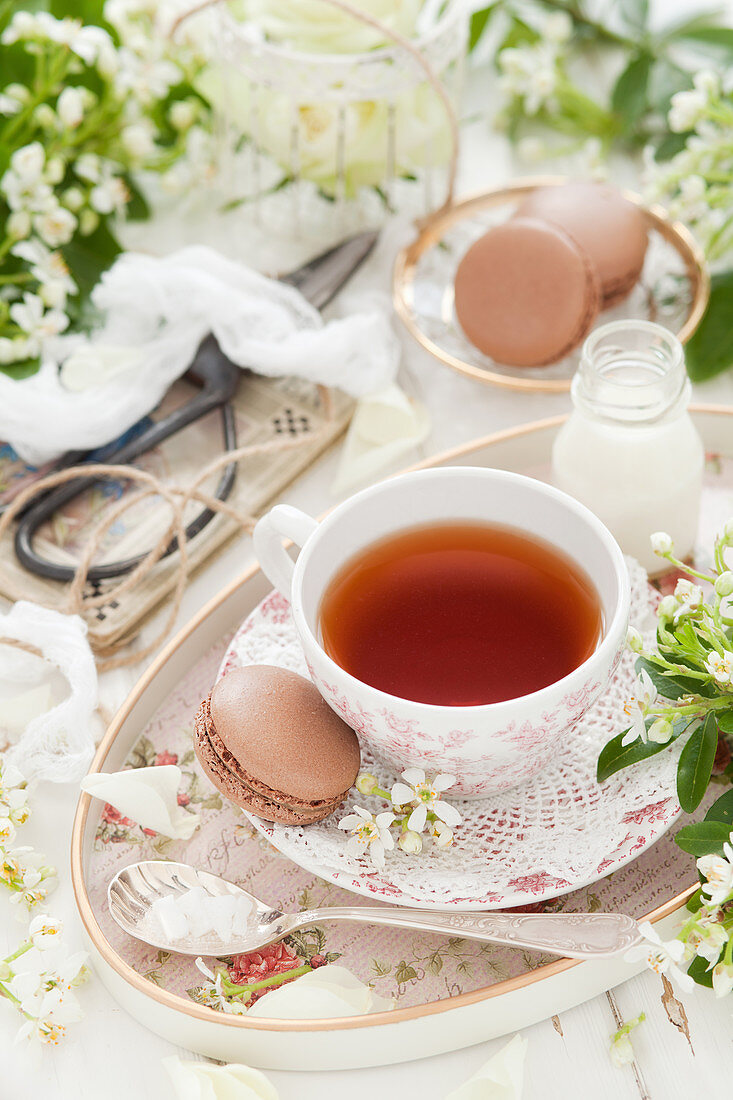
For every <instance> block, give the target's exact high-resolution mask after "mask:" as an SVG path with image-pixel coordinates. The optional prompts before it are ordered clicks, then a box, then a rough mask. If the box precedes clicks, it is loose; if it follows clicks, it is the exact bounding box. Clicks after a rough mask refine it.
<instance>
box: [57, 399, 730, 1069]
mask: <svg viewBox="0 0 733 1100" xmlns="http://www.w3.org/2000/svg"><path fill="white" fill-rule="evenodd" d="M694 416H695V422H696V424H697V427H698V428H699V430H700V431H701V433H702V436H703V440H704V441H705V445H706V450H707V451H708V452H709V457H708V463H707V471H706V483H705V491H704V496H703V514H702V523H701V542H700V545H701V546H702V545H703V543H704V541H705V540H707V539H709V536H710V533H711V532H712V531H714V530H716V529H717V528H718V527H719V526H720V525H721V523H722V522H723V521H724V520H725V519H726V518H728V516H729V515H730V514H731V512H733V433H732V432H731V425H733V409H722V408H715V407H699V408H698V409H697V410H696V411H695V413H694ZM563 419H564V418H562V417H558V418H553V419H551V420H545V421H540V422H538V423H535V424H530V425H525V426H523V427H520V428H515V429H512V430H510V431H505V432H500V433H497V434H496V435H492V436H489V437H487V438H485V439H482V440H478V441H475V442H473V443H471V444H467V445H466V446H464V447H460V448H457V449H456V450H453V451H450V452H447V453H445V454H442V455H438V456H436V457H435V458H434V459H432V460H431V462H430V463H427V465H430V464H432V465H451V464H461V465H463V464H465V463H467V462H468V463H475V464H477V465H487V466H488V465H491V466H494V467H497V468H503V469H510V470H517V471H518V472H522V473H527V474H530V475H532V476H542V475H543V472H545V471H546V470H547V468H548V465H549V457H550V452H551V447H552V443H553V440H554V438H555V436H556V434H557V431H558V430H559V428H560V426H561V424H562V423H563ZM269 590H270V585H269V584H268V582H267V580H266V578H265V577H264V576H263V575H262V573H261V572H260V571H259V569H258V568H257V567H256V566H255V565H252V566H251V567H250V568H248V569H247V570H246V571H245V572H244V573H243V574H242V575H241V576H240V577H239V578H237V579H235V580H234V581H233V582H232V583H231V584H229V585H228V586H227V587H226V588H225V589H224V590H223V591H222V592H221V593H220V594H219V595H218V596H217V597H216V598H215V599H213V600H212V601H211V602H210V603H209V604H207V605H206V606H205V607H204V608H202V610H201V611H200V612H199V613H198V614H197V615H196V616H195V617H194V618H193V619H192V620H191V622H189V623H188V624H187V625H186V626H185V627H184V628H183V629H182V630H181V631H180V632H179V633H178V634H177V635H176V637H174V638H173V639H172V640H171V642H170V643H169V644H168V645H167V646H166V648H165V649H164V650H163V651H162V653H161V654H160V655H159V656H158V657H157V658H156V659H155V661H154V662H153V663H152V664H151V666H150V667H149V668H148V669H147V670H146V672H145V673H144V675H143V676H142V678H141V679H140V681H139V682H138V684H137V685H136V686H135V688H134V689H133V691H132V692H131V693H130V695H129V696H128V698H127V700H126V701H125V703H124V704H123V706H122V708H121V709H120V711H119V712H118V714H117V715H116V716H115V718H114V720H113V722H112V723H111V725H110V727H109V728H108V730H107V732H106V734H105V736H104V738H103V740H102V742H101V744H100V746H99V748H98V750H97V753H96V755H95V758H94V760H93V762H92V766H91V769H90V770H91V771H115V770H117V769H118V768H121V767H123V766H126V767H141V766H144V765H146V764H156V763H158V764H165V763H169V762H172V759H173V758H175V760H176V762H177V763H178V764H179V766H180V767H181V769H182V772H183V781H182V787H181V790H180V792H179V794H180V800H181V802H182V803H183V804H184V805H189V806H193V807H195V808H196V810H197V811H199V812H200V813H201V814H202V818H203V822H202V825H201V827H200V828H199V830H197V832H196V833H195V834H194V836H193V837H192V838H191V840H190V841H187V842H183V841H176V842H172V841H166V840H164V839H163V838H162V837H157V836H154V835H149V834H147V833H145V832H143V830H142V829H141V828H140V827H139V826H137V825H136V824H135V823H134V822H132V821H129V820H126V819H122V817H121V815H119V814H117V813H116V812H115V811H114V810H113V809H112V808H111V807H107V806H103V805H101V804H100V803H99V802H97V801H94V800H92V799H91V798H90V797H89V795H86V794H82V795H81V797H80V800H79V804H78V807H77V812H76V816H75V820H74V827H73V834H72V841H71V873H72V884H73V889H74V893H75V898H76V903H77V907H78V909H79V913H80V916H81V919H82V924H83V928H84V932H85V935H86V939H87V944H88V947H89V951H90V953H91V957H92V961H93V963H94V966H95V970H96V972H97V974H98V976H99V977H100V979H101V981H102V982H103V983H104V984H105V985H106V987H107V988H108V990H109V991H110V993H111V994H112V996H113V997H114V998H115V999H116V1001H117V1002H118V1003H119V1004H120V1005H121V1006H122V1007H123V1008H125V1009H126V1010H127V1011H128V1012H130V1013H131V1015H133V1016H134V1017H135V1018H136V1019H137V1020H139V1021H140V1022H141V1023H142V1024H143V1025H144V1026H146V1027H148V1028H149V1029H151V1030H152V1031H154V1032H156V1033H157V1034H159V1035H161V1036H163V1037H165V1038H166V1039H168V1040H169V1041H171V1042H173V1043H176V1044H177V1045H179V1046H185V1047H188V1048H189V1049H191V1050H195V1051H198V1052H200V1053H202V1054H206V1055H208V1056H210V1057H213V1058H217V1059H220V1060H223V1061H231V1062H241V1061H244V1062H248V1063H249V1064H250V1065H254V1066H259V1067H261V1068H263V1069H268V1068H269V1069H290V1070H297V1069H311V1070H314V1069H345V1068H359V1067H364V1066H370V1065H385V1064H389V1063H393V1062H400V1061H409V1060H410V1059H413V1058H421V1057H426V1056H429V1055H432V1054H437V1053H441V1052H444V1051H449V1050H457V1049H460V1048H462V1047H466V1046H470V1045H472V1044H474V1043H478V1042H482V1041H484V1040H486V1039H489V1038H493V1037H496V1036H500V1035H504V1034H506V1033H507V1032H508V1031H511V1032H514V1031H516V1030H517V1029H518V1028H522V1027H527V1026H530V1025H531V1024H533V1023H536V1022H537V1021H539V1020H542V1019H546V1018H549V1017H550V1016H552V1015H554V1014H556V1013H559V1012H563V1011H565V1010H566V1009H568V1008H570V1007H572V1006H574V1005H577V1004H579V1003H581V1002H582V1001H584V1000H587V999H590V998H593V997H595V996H597V995H598V994H599V993H601V992H603V991H605V990H607V989H610V988H612V987H613V986H614V985H617V984H619V983H620V982H623V981H626V980H627V979H628V978H630V977H632V976H633V975H634V974H635V973H638V972H639V971H640V970H641V969H642V964H641V963H639V964H630V963H627V962H625V961H624V960H623V959H620V958H613V959H607V960H594V961H584V962H578V961H573V960H570V959H554V958H551V957H550V956H546V955H545V956H543V955H540V954H531V953H528V952H522V951H512V950H510V949H505V948H497V947H493V946H489V945H480V944H466V943H464V942H461V941H456V940H455V939H453V940H447V939H443V938H441V937H438V936H432V935H427V934H425V935H422V934H417V935H416V934H414V933H407V932H404V931H402V930H394V929H392V930H390V929H380V930H376V929H375V930H371V929H368V930H367V929H365V927H364V926H358V927H357V926H354V927H351V926H349V925H346V924H344V925H337V924H334V925H332V926H329V925H328V924H327V923H325V922H324V923H323V924H322V925H320V926H319V927H317V928H314V929H313V930H307V933H306V935H304V936H302V937H299V938H298V939H297V940H296V939H293V940H290V941H288V943H286V945H285V950H286V951H287V952H289V953H290V954H291V955H292V956H293V957H296V956H297V957H298V958H300V959H301V960H306V959H307V960H308V961H309V962H313V961H317V962H318V963H319V964H320V963H322V962H323V960H324V959H325V961H326V962H328V961H329V960H333V959H334V957H338V958H339V961H340V962H341V963H342V964H343V965H346V966H347V967H349V969H350V970H352V972H353V973H355V974H356V975H357V977H359V978H361V979H362V980H363V981H368V982H370V983H372V984H373V985H374V987H375V989H376V990H377V992H379V993H382V994H384V995H393V996H394V997H395V1002H396V1004H395V1008H394V1010H393V1011H391V1012H383V1013H376V1014H374V1015H369V1016H359V1017H352V1018H348V1017H346V1018H339V1019H323V1020H272V1019H267V1018H266V1017H262V1018H258V1019H248V1018H247V1016H246V1014H245V1015H232V1014H228V1013H225V1012H223V1011H217V1010H215V1008H213V1007H211V1005H210V1004H208V1003H206V999H205V996H203V995H202V994H201V987H202V982H203V979H202V975H201V974H200V973H199V971H198V970H196V968H195V965H194V963H193V960H192V959H189V958H186V957H184V956H179V955H174V954H172V955H166V954H165V953H163V954H159V953H158V952H157V951H156V950H155V949H152V948H150V949H148V948H146V947H145V945H143V944H141V943H140V942H139V941H137V940H133V939H131V938H130V937H128V936H126V935H125V934H124V933H123V932H122V930H121V929H120V928H119V927H118V926H117V925H116V924H115V923H114V921H113V920H112V918H111V917H110V915H109V912H108V910H107V906H106V889H107V884H108V882H109V879H110V878H111V877H112V875H113V874H114V873H115V872H116V871H117V870H118V869H119V868H120V867H121V866H124V865H126V864H128V863H130V862H133V861H135V860H139V859H145V858H151V857H153V858H154V857H158V858H171V859H181V860H184V861H186V862H188V863H190V864H192V865H196V866H199V867H202V868H204V869H208V870H212V871H214V872H216V873H219V874H223V875H225V876H226V877H229V878H231V879H233V880H235V881H238V882H240V883H241V884H242V885H243V886H245V888H249V889H251V890H252V891H253V892H254V893H256V894H259V895H260V896H261V897H262V898H263V899H264V900H265V901H267V902H269V903H271V904H275V905H279V906H282V907H283V908H285V909H287V908H310V907H312V906H320V905H329V904H331V905H338V904H355V903H356V904H359V902H358V901H356V902H355V899H354V897H353V895H352V894H346V893H345V892H343V891H342V890H341V889H340V888H338V887H336V886H334V885H333V884H332V883H328V882H324V881H323V880H322V879H320V878H318V877H317V876H316V875H315V874H313V873H311V872H308V871H305V870H303V869H302V868H300V867H298V866H297V865H296V864H294V863H292V861H290V860H288V859H286V858H285V857H284V856H282V855H281V854H280V853H278V852H277V851H276V849H274V848H273V847H272V846H271V845H270V844H268V842H267V841H266V840H265V839H264V838H263V837H261V836H260V834H259V833H258V832H257V830H255V829H254V828H252V827H251V825H250V824H249V822H248V821H247V820H246V819H245V818H243V817H242V815H241V814H239V813H238V812H237V811H235V810H234V808H233V807H231V806H227V805H224V804H222V803H221V802H220V801H219V803H218V804H217V802H216V795H215V792H212V789H211V787H210V786H209V785H208V783H206V782H205V780H204V777H203V774H202V773H201V772H200V771H199V770H198V766H197V764H196V762H195V759H194V757H193V752H192V733H193V720H194V714H195V711H196V708H197V706H198V704H199V701H200V700H201V699H202V698H203V697H204V696H205V695H206V694H207V692H208V691H209V690H210V688H211V685H212V683H213V682H214V679H215V677H216V675H217V670H218V668H219V667H220V664H221V662H222V659H223V657H224V655H225V653H226V651H227V647H228V645H229V643H230V641H231V638H232V635H233V633H234V632H235V630H236V629H237V628H238V626H239V624H241V623H242V622H243V621H244V620H245V619H246V618H247V616H248V615H250V614H251V612H252V611H253V610H254V608H255V607H257V605H258V604H259V603H260V602H261V601H262V600H263V599H264V598H265V597H266V596H267V593H268V592H269ZM716 793H717V792H716V790H715V788H713V789H712V790H711V792H710V793H709V795H708V799H707V803H706V804H704V805H703V806H702V807H701V808H700V810H699V811H698V816H701V815H702V813H704V811H705V809H706V805H707V804H709V802H711V801H712V800H714V798H715V796H716ZM674 829H675V827H674V826H673V828H672V829H670V831H669V832H668V833H667V834H666V835H665V836H664V837H662V839H661V840H659V841H658V843H657V844H655V845H653V846H652V847H651V848H649V849H648V850H647V851H645V852H644V853H643V854H642V855H641V856H640V857H639V858H638V859H634V860H633V861H632V862H631V863H629V864H628V866H627V867H625V868H622V869H620V870H619V871H617V872H616V873H614V874H612V875H611V876H610V877H608V878H606V879H604V880H603V881H602V882H600V883H598V884H596V885H594V886H591V887H585V888H583V889H581V890H577V891H575V892H573V893H570V894H566V895H564V896H563V897H557V898H555V899H552V900H546V901H544V902H541V903H539V904H538V905H535V906H534V908H540V909H545V910H547V911H562V910H564V911H572V910H577V911H581V910H582V911H587V910H589V909H590V910H595V909H607V910H612V909H613V910H620V911H623V912H627V913H630V914H631V915H633V916H634V917H636V918H637V919H650V920H652V921H653V922H654V923H655V925H656V927H657V929H658V931H659V933H660V935H661V936H662V937H663V938H669V936H670V935H673V934H674V932H675V930H676V929H677V928H679V926H680V924H681V923H682V919H683V913H684V904H685V901H686V900H687V898H688V897H689V896H690V895H691V894H692V893H693V891H694V890H695V889H696V887H697V875H696V872H695V867H694V862H693V860H692V859H691V858H688V857H686V856H683V855H681V853H680V851H679V849H678V848H677V847H676V846H675V844H674V840H673V833H674ZM364 904H368V903H367V902H366V901H365V902H364ZM317 956H320V958H316V957H317ZM209 961H212V960H209ZM226 963H227V961H226V960H225V961H224V963H222V964H221V965H226Z"/></svg>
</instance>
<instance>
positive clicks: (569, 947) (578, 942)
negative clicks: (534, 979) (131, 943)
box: [107, 859, 641, 959]
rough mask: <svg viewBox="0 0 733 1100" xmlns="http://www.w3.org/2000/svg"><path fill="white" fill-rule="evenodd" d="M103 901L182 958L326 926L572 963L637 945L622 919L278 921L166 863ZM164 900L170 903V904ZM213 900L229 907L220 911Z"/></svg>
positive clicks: (131, 874)
mask: <svg viewBox="0 0 733 1100" xmlns="http://www.w3.org/2000/svg"><path fill="white" fill-rule="evenodd" d="M194 892H195V893H194ZM107 898H108V903H109V911H110V913H111V915H112V917H113V919H114V920H115V921H116V922H117V924H119V926H120V928H122V929H124V931H125V932H127V933H128V934H129V935H130V936H134V937H135V938H136V939H138V940H142V941H143V942H144V943H149V944H151V945H152V946H153V947H158V948H161V949H162V950H165V951H177V952H178V953H179V954H182V955H206V956H227V955H240V954H247V953H248V952H250V951H258V950H261V949H262V948H263V947H267V946H268V945H269V944H271V943H275V942H276V941H277V940H281V939H284V937H285V936H288V935H289V934H290V933H291V932H294V931H296V929H298V928H307V927H310V926H312V925H314V924H318V923H322V922H324V921H332V920H348V921H355V922H359V923H364V924H387V925H391V926H393V927H398V928H399V927H402V928H410V929H413V930H416V931H421V932H434V933H436V934H437V935H443V936H461V937H463V938H465V939H475V940H483V941H485V942H489V943H500V944H505V945H508V946H512V947H519V948H526V949H529V950H531V951H544V952H550V953H551V954H554V955H561V956H565V957H566V958H571V959H588V958H606V957H608V956H611V955H618V954H620V953H622V952H624V951H628V949H629V948H630V947H633V946H634V944H636V943H638V942H639V940H640V939H641V934H640V932H639V927H638V925H637V923H636V921H635V920H634V919H633V917H629V916H626V914H624V913H498V912H491V913H456V912H450V913H440V912H435V911H432V910H431V911H429V912H425V911H423V910H421V909H407V908H399V909H397V908H391V907H389V906H386V905H382V906H379V907H378V908H369V907H367V906H341V907H337V906H334V907H329V908H325V909H305V910H303V911H302V912H300V913H291V914H287V913H281V912H280V910H279V909H273V908H272V907H271V906H269V905H266V904H265V902H263V901H260V899H259V898H256V897H255V896H254V895H253V894H249V893H248V892H247V891H246V890H243V889H242V888H241V887H240V886H237V885H235V883H233V882H227V880H226V879H223V878H219V876H218V875H214V874H211V873H210V872H209V871H198V870H196V868H194V867H189V866H188V864H185V863H175V862H173V861H168V860H154V859H153V860H143V861H142V862H140V863H132V864H130V866H129V867H124V868H123V869H122V870H120V871H118V872H117V874H116V875H115V876H114V878H113V879H112V881H111V882H110V884H109V886H108V888H107ZM165 899H171V903H169V902H167V901H166V900H165ZM194 899H195V906H196V908H197V909H198V911H199V914H198V915H199V916H200V913H201V910H203V909H208V910H209V915H210V916H211V927H209V928H205V929H204V930H202V925H201V920H199V926H200V927H199V931H198V932H196V930H195V929H192V928H190V927H189V926H188V925H187V922H186V918H185V916H184V914H183V908H184V906H186V905H188V907H189V908H190V907H191V903H194ZM209 899H210V900H209ZM216 899H234V900H233V901H232V902H228V903H227V902H224V903H223V905H222V902H221V901H219V902H217V900H216ZM156 902H159V903H162V904H158V905H156ZM162 905H166V906H168V908H169V910H170V909H171V908H172V915H173V917H175V918H176V922H177V924H178V926H179V927H178V934H174V932H173V931H172V926H171V924H170V922H169V925H168V927H166V924H165V922H164V921H163V920H162V919H161V908H162ZM222 908H224V909H227V910H228V914H226V915H228V920H227V921H224V926H225V931H223V932H222V931H220V930H219V931H218V930H217V928H216V925H217V924H218V925H220V927H221V926H222V922H221V910H222ZM204 916H205V914H204ZM188 923H189V924H190V922H188ZM205 923H206V922H205V921H204V925H205Z"/></svg>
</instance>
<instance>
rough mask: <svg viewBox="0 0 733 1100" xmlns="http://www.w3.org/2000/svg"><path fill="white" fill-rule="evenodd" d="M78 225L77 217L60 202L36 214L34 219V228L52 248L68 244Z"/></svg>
mask: <svg viewBox="0 0 733 1100" xmlns="http://www.w3.org/2000/svg"><path fill="white" fill-rule="evenodd" d="M77 225H78V222H77V220H76V217H75V216H74V215H73V214H72V213H71V211H70V210H67V209H66V208H65V207H63V206H61V205H60V204H59V203H57V204H56V205H55V206H51V207H49V209H47V210H45V211H44V212H43V213H40V214H36V216H35V217H34V219H33V228H34V229H35V231H36V233H37V234H38V236H39V237H41V239H42V240H44V241H45V242H46V244H47V245H49V247H51V248H57V247H58V246H59V245H60V244H68V243H69V241H70V240H71V238H72V237H73V236H74V232H75V230H76V227H77Z"/></svg>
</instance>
